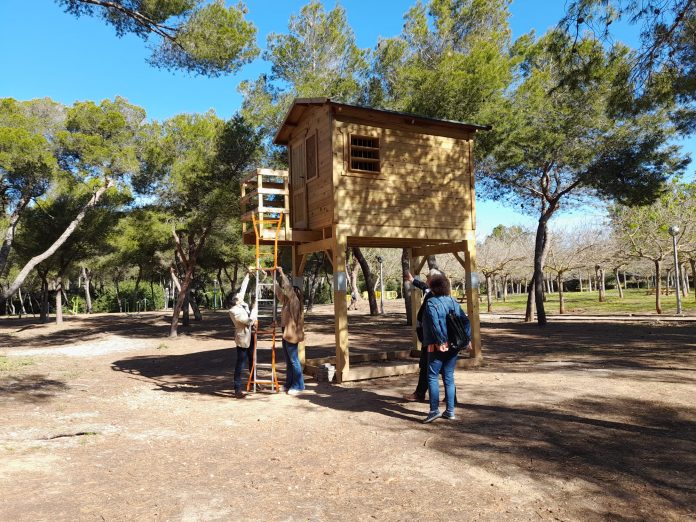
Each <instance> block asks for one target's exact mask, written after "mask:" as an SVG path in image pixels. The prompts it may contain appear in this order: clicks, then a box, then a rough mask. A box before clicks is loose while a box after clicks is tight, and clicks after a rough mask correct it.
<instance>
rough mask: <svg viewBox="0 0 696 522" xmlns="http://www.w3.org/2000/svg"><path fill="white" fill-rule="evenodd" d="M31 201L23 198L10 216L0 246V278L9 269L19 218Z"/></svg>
mask: <svg viewBox="0 0 696 522" xmlns="http://www.w3.org/2000/svg"><path fill="white" fill-rule="evenodd" d="M30 200H31V198H30V197H29V196H22V197H21V198H20V199H19V201H18V202H17V205H16V206H15V208H14V210H13V211H12V214H11V215H10V220H9V222H8V225H7V230H5V237H4V239H3V241H2V246H0V278H2V277H4V275H5V270H6V269H7V258H8V257H9V256H10V250H11V249H12V242H13V241H14V235H15V230H16V229H17V222H18V221H19V216H21V214H22V212H23V211H24V209H25V208H26V206H27V204H28V203H29V201H30ZM17 288H19V287H17ZM10 295H11V294H10ZM8 297H9V295H8Z"/></svg>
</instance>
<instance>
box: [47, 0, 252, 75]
mask: <svg viewBox="0 0 696 522" xmlns="http://www.w3.org/2000/svg"><path fill="white" fill-rule="evenodd" d="M56 1H57V2H58V3H59V4H60V5H62V6H63V7H65V10H66V12H68V13H70V14H72V15H75V16H78V17H79V16H98V17H100V18H102V19H103V20H104V21H105V22H106V23H107V24H109V25H111V26H113V27H114V29H115V30H116V34H117V35H118V36H119V37H121V36H123V35H125V34H128V33H132V34H135V35H136V36H139V37H140V38H142V39H144V40H149V39H151V38H153V39H157V40H159V44H158V45H157V46H153V49H152V55H151V57H150V60H149V61H150V63H151V64H152V65H154V66H156V67H161V68H164V69H180V70H184V71H188V72H192V73H195V74H201V75H206V76H219V75H222V74H230V73H235V72H237V71H238V70H239V68H240V67H241V66H242V65H244V64H246V63H248V62H250V61H251V60H253V59H254V58H255V57H256V56H257V54H258V48H257V47H256V43H255V37H256V27H255V26H254V25H253V24H252V23H251V22H248V21H247V20H245V19H244V15H245V14H246V8H245V6H244V4H242V3H239V4H237V5H236V6H235V5H233V6H230V7H226V6H225V2H224V1H223V0H215V1H213V2H206V1H204V0H56Z"/></svg>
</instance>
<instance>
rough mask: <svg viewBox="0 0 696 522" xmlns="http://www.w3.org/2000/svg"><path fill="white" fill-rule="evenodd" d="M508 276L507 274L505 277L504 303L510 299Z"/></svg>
mask: <svg viewBox="0 0 696 522" xmlns="http://www.w3.org/2000/svg"><path fill="white" fill-rule="evenodd" d="M509 277H510V276H508V275H507V274H505V275H504V276H503V303H507V297H508V278H509Z"/></svg>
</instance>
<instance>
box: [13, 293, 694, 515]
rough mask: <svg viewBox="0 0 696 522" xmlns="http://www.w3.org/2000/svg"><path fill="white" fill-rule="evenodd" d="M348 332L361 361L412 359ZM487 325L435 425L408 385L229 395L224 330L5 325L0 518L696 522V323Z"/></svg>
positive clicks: (223, 323) (329, 329)
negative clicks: (382, 355) (451, 410)
mask: <svg viewBox="0 0 696 522" xmlns="http://www.w3.org/2000/svg"><path fill="white" fill-rule="evenodd" d="M330 313H331V312H330V309H329V308H321V307H320V308H319V309H318V310H317V311H316V312H315V313H314V314H312V315H311V316H309V317H308V318H307V327H308V330H309V333H308V340H307V344H308V354H309V356H310V357H313V356H319V355H325V354H329V353H331V352H332V351H333V323H332V317H331V315H330ZM351 314H352V315H351V316H350V323H349V324H350V326H349V330H350V342H351V346H352V347H353V349H354V350H355V351H356V352H357V351H360V350H371V349H392V347H394V348H407V347H408V342H407V339H408V336H407V335H408V330H407V328H406V327H405V326H404V316H403V314H402V313H401V311H400V310H399V309H398V308H393V309H391V308H390V309H389V310H388V314H387V315H386V316H384V317H381V318H377V319H375V318H369V317H367V316H366V315H365V314H364V313H363V312H351ZM483 321H484V324H483V344H484V353H485V362H486V364H485V366H484V367H482V368H479V369H476V370H458V371H457V373H456V383H457V390H458V399H459V401H460V403H459V405H458V408H457V420H454V421H447V420H443V419H440V420H437V421H435V422H434V423H432V424H429V425H424V424H421V422H420V421H421V420H422V419H423V418H424V416H425V414H426V412H427V410H428V406H427V404H425V403H412V402H406V401H404V400H403V399H402V398H401V397H402V395H403V394H406V393H410V392H411V391H413V389H414V386H415V382H416V376H415V375H407V376H401V377H392V378H386V379H376V380H372V381H363V382H355V383H348V384H345V385H341V386H337V385H329V384H317V383H314V382H313V381H312V380H311V379H308V380H307V388H308V391H307V392H306V393H304V394H303V395H300V396H296V397H292V396H287V395H282V394H280V395H275V394H270V393H265V392H261V393H257V394H255V395H253V396H250V397H248V398H247V399H244V400H236V399H234V398H232V396H231V394H232V371H233V367H234V359H235V351H234V349H233V337H232V329H231V327H230V323H229V319H228V318H227V317H226V315H225V314H224V313H217V314H214V313H209V314H208V315H207V316H206V317H205V319H204V321H203V322H202V323H199V324H194V325H193V326H192V327H191V328H190V329H189V330H188V331H187V332H185V334H184V335H182V336H180V338H179V339H177V340H174V341H172V340H169V339H167V338H166V337H165V336H166V332H167V323H166V318H165V317H164V316H163V315H162V314H154V313H153V314H146V315H144V316H142V317H125V316H122V315H121V316H116V315H111V316H103V315H102V316H94V317H83V318H69V319H68V320H67V323H66V324H65V325H64V326H63V327H62V328H60V329H58V328H56V327H55V326H47V325H37V324H34V323H33V320H32V319H23V320H16V319H14V320H3V321H0V355H4V356H5V357H0V415H1V416H2V425H1V426H0V488H1V490H2V502H0V520H3V521H4V520H12V521H24V520H31V521H37V520H46V521H63V520H71V521H72V520H139V521H140V520H145V521H150V520H175V521H209V520H223V521H226V520H262V519H263V520H407V519H416V520H426V519H427V520H492V521H493V520H494V521H500V520H503V521H504V520H515V521H517V520H523V521H524V520H535V521H538V520H582V521H593V520H692V519H696V405H695V404H694V396H695V395H696V322H680V323H670V322H660V323H658V322H655V321H654V320H650V319H646V320H643V321H638V320H636V321H621V322H619V321H611V320H601V319H597V320H594V321H592V322H586V321H563V322H562V321H560V320H558V319H555V318H554V319H553V322H552V323H551V324H549V325H548V326H547V327H546V328H544V329H540V328H539V327H537V326H535V325H526V324H523V323H520V322H519V321H517V320H511V319H495V318H492V317H488V318H487V317H486V316H484V317H483ZM266 356H267V354H266Z"/></svg>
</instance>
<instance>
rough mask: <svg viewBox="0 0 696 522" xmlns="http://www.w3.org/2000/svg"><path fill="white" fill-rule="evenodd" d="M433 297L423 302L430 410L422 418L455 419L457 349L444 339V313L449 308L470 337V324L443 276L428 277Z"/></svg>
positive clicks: (445, 324) (445, 331)
mask: <svg viewBox="0 0 696 522" xmlns="http://www.w3.org/2000/svg"><path fill="white" fill-rule="evenodd" d="M430 293H431V294H432V297H431V298H430V299H428V301H427V303H426V304H425V313H424V314H423V349H424V350H427V352H428V394H429V395H430V412H429V413H428V416H427V417H426V418H425V419H424V420H423V422H424V423H428V422H432V421H434V420H435V419H437V418H439V417H444V418H445V419H451V420H454V418H455V416H454V403H455V393H456V391H455V386H454V367H455V366H456V364H457V355H458V351H457V350H454V349H450V347H449V343H448V342H447V338H448V337H447V314H448V312H450V311H452V312H454V313H455V314H456V315H458V316H459V317H461V318H462V319H463V320H464V323H465V328H466V333H467V335H468V336H469V338H471V325H470V323H469V319H468V318H467V316H466V314H465V313H464V311H463V310H462V307H461V306H460V305H459V303H457V301H455V300H454V299H452V297H451V296H450V284H449V281H448V280H447V278H446V277H444V276H440V275H435V276H433V277H431V278H430ZM440 373H442V381H443V383H444V385H445V399H446V409H445V412H444V413H441V412H440V387H439V384H438V382H437V381H438V376H439V375H440Z"/></svg>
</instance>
